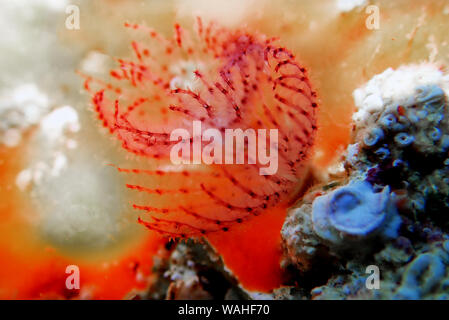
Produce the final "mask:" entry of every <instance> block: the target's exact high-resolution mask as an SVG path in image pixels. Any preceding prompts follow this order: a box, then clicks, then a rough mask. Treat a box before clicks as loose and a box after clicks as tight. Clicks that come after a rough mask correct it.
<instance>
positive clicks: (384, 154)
mask: <svg viewBox="0 0 449 320" xmlns="http://www.w3.org/2000/svg"><path fill="white" fill-rule="evenodd" d="M374 153H375V154H376V156H378V157H379V159H380V160H385V159H387V158H388V157H389V156H390V150H388V149H387V148H379V149H377V150H376V151H375V152H374Z"/></svg>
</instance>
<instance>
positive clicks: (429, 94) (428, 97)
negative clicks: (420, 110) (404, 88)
mask: <svg viewBox="0 0 449 320" xmlns="http://www.w3.org/2000/svg"><path fill="white" fill-rule="evenodd" d="M443 97H444V91H443V89H441V88H440V87H439V86H437V85H428V86H420V87H418V88H417V96H416V101H418V102H420V103H422V102H435V101H439V100H441V99H442V98H443Z"/></svg>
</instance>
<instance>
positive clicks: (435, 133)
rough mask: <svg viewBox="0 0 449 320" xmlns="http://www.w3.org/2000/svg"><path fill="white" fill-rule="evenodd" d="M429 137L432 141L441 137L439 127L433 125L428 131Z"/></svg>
mask: <svg viewBox="0 0 449 320" xmlns="http://www.w3.org/2000/svg"><path fill="white" fill-rule="evenodd" d="M429 138H430V139H432V140H433V141H438V140H440V138H441V131H440V129H438V128H436V127H434V128H433V129H432V130H431V131H430V132H429Z"/></svg>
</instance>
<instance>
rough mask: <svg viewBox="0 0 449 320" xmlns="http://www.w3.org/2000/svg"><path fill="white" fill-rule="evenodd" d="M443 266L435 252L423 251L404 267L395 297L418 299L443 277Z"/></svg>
mask: <svg viewBox="0 0 449 320" xmlns="http://www.w3.org/2000/svg"><path fill="white" fill-rule="evenodd" d="M444 274H445V266H444V264H443V262H442V261H441V259H440V257H439V256H438V255H437V254H432V253H423V254H421V255H419V256H418V257H417V258H415V259H414V260H413V261H412V262H411V263H410V264H409V265H408V266H407V268H406V270H405V272H404V275H403V277H402V283H401V287H400V288H399V290H398V292H397V296H396V298H399V299H420V298H421V297H423V296H424V295H425V294H427V293H428V292H430V291H431V290H432V288H434V287H435V286H436V285H438V283H439V282H440V281H441V279H443V277H444Z"/></svg>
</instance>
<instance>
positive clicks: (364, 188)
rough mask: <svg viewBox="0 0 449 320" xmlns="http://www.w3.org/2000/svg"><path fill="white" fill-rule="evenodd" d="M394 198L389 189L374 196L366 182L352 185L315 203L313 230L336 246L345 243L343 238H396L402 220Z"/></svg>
mask: <svg viewBox="0 0 449 320" xmlns="http://www.w3.org/2000/svg"><path fill="white" fill-rule="evenodd" d="M391 197H392V195H391V194H390V188H389V187H385V188H384V189H383V190H381V192H375V190H374V189H373V186H372V185H371V184H370V183H369V182H367V181H358V180H356V181H352V182H350V183H349V184H348V185H346V186H343V187H340V188H337V189H335V190H334V191H332V192H330V193H328V194H327V195H324V196H320V197H317V198H316V199H315V201H314V202H313V206H312V221H313V228H314V230H315V232H316V233H317V234H318V235H319V236H320V237H321V238H323V239H327V240H328V241H330V242H333V243H335V244H337V243H339V242H340V241H341V240H342V237H341V235H342V234H344V235H349V236H352V237H353V236H358V237H362V238H363V237H365V236H367V235H369V234H372V233H374V232H376V234H377V233H378V234H382V236H384V237H387V238H392V237H395V236H396V235H397V231H398V229H399V226H400V224H401V220H400V217H399V215H398V213H397V210H396V207H395V206H394V205H393V204H392V203H393V202H392V201H391V199H392V198H391Z"/></svg>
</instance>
